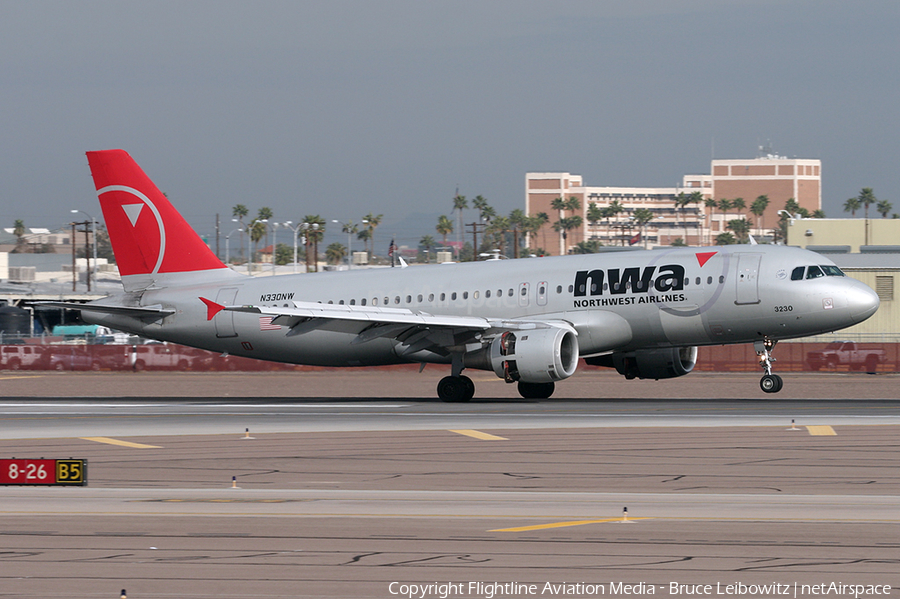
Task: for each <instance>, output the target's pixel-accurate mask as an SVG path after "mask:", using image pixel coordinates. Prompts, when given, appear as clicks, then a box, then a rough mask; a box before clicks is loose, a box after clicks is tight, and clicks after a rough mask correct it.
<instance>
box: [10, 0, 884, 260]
mask: <svg viewBox="0 0 900 599" xmlns="http://www.w3.org/2000/svg"><path fill="white" fill-rule="evenodd" d="M898 31H900V3H898V2H897V1H896V0H884V1H866V0H861V1H855V2H846V1H844V0H793V1H766V0H683V1H681V0H623V1H621V2H619V1H601V0H595V1H584V2H560V1H559V0H557V1H554V2H540V1H536V0H516V1H510V2H490V1H485V0H479V1H476V2H465V1H454V2H441V1H423V0H414V1H397V0H381V1H374V0H373V1H357V2H351V1H339V0H328V1H323V2H306V1H293V2H267V1H258V0H257V1H254V2H234V1H228V0H216V1H210V2H184V1H181V2H163V1H150V0H145V1H141V2H137V1H134V2H129V1H122V0H116V1H113V2H91V1H83V0H82V1H79V2H69V1H65V2H62V1H46V2H42V1H39V0H38V1H36V0H28V1H27V2H26V1H21V2H20V1H8V0H0V108H2V121H0V225H2V226H6V227H9V226H12V223H13V220H14V219H17V218H22V219H24V220H25V223H26V225H28V226H46V227H51V228H53V227H56V226H59V225H61V224H63V223H66V222H68V221H69V220H70V219H71V215H70V214H69V212H68V211H69V209H70V208H81V209H83V210H86V211H87V212H89V213H92V214H94V216H99V214H100V210H99V205H98V204H97V200H96V196H95V195H94V193H93V187H92V184H91V180H90V176H89V170H88V167H87V161H86V159H85V156H84V152H85V151H86V150H97V149H108V148H123V149H125V150H127V151H128V152H129V153H131V155H132V156H134V158H135V159H136V160H137V161H138V162H139V163H140V164H141V166H142V167H143V168H144V170H145V171H146V172H147V173H148V174H149V175H150V176H151V177H152V178H153V179H154V180H155V181H156V182H157V184H158V185H159V186H160V188H161V189H162V190H163V191H165V192H167V193H168V195H169V197H170V198H171V199H172V200H173V202H174V203H175V204H176V206H177V207H178V208H179V209H180V210H182V212H183V213H184V214H185V216H186V217H187V218H188V220H189V221H190V222H191V223H192V224H193V225H194V226H195V227H197V228H198V229H200V230H201V231H202V232H204V233H206V232H209V231H210V230H212V225H213V222H214V215H215V213H216V212H219V213H221V214H222V216H223V218H224V219H225V220H226V221H227V220H228V219H229V218H230V214H231V208H232V206H234V205H235V204H237V203H243V204H246V205H247V206H248V207H249V208H250V210H251V213H255V212H256V210H257V209H258V208H259V207H261V206H269V207H271V208H272V209H273V211H274V213H275V219H276V220H285V219H292V220H294V221H295V222H296V221H297V220H299V219H300V218H302V216H303V215H304V214H320V215H321V216H323V217H324V218H326V219H329V220H330V219H344V220H345V219H354V220H357V221H358V220H359V219H360V218H361V217H362V215H363V214H365V213H367V212H370V211H373V212H376V213H383V214H384V215H385V225H383V227H381V228H379V230H378V232H377V233H376V241H377V239H378V238H381V239H384V238H385V236H387V235H391V234H396V235H397V236H398V242H404V243H414V242H415V241H416V240H418V238H419V237H421V236H422V235H425V234H432V235H434V236H435V237H436V238H437V237H438V236H437V233H436V232H435V231H434V228H433V225H434V223H435V219H436V216H437V215H439V214H449V213H450V209H451V198H452V197H453V195H454V193H455V191H456V188H457V186H458V187H459V192H460V193H462V194H464V195H466V196H468V197H472V196H475V195H477V194H481V195H483V196H485V197H486V198H487V199H488V200H489V201H490V202H491V203H492V204H493V205H494V206H495V208H496V209H497V211H498V212H501V213H508V212H509V211H510V210H512V209H514V208H521V207H524V175H525V173H526V172H528V171H543V170H564V171H569V172H573V173H579V174H581V175H583V176H584V180H585V183H586V184H587V185H598V186H602V185H628V186H632V185H633V186H674V185H676V184H677V183H678V182H679V181H680V180H681V177H682V175H683V174H685V173H708V172H709V161H710V158H711V157H712V156H713V155H714V156H715V157H716V158H747V157H753V156H755V155H756V148H757V146H758V145H760V144H764V143H766V142H767V141H770V142H771V144H772V146H773V147H774V149H775V151H776V152H777V153H779V154H782V155H785V156H789V157H798V158H819V159H821V160H822V163H823V166H822V173H823V175H822V181H823V200H824V208H825V211H826V212H827V214H828V215H829V216H842V215H843V212H842V210H841V204H842V203H843V202H844V200H846V199H847V198H848V197H850V196H852V195H856V194H857V193H858V192H859V189H860V188H861V187H873V188H874V190H875V194H876V196H878V197H879V199H888V200H891V201H893V202H894V205H895V210H897V211H898V212H900V194H898V188H900V168H898V164H897V163H898V159H900V141H898V139H900V135H898V134H900V127H898V124H900V122H898V120H900V119H898V110H900V108H898V107H900V93H898V85H900V83H898V76H897V74H898V59H900V34H898ZM412 213H415V214H419V215H421V216H420V217H419V220H418V221H417V222H421V223H423V224H422V225H421V226H412V225H410V224H409V221H407V223H406V226H404V224H403V223H402V222H401V221H402V220H403V219H404V217H406V216H407V215H410V214H412ZM228 224H229V225H231V223H230V221H229V222H228ZM223 227H224V225H223ZM225 232H227V230H226V231H225ZM282 235H285V234H284V233H282ZM337 238H338V239H340V237H337ZM343 240H344V242H346V237H345V236H344V237H343ZM384 244H385V245H386V244H387V240H386V239H385V241H384ZM378 253H381V252H378Z"/></svg>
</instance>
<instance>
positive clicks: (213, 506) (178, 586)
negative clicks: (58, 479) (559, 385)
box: [0, 374, 900, 599]
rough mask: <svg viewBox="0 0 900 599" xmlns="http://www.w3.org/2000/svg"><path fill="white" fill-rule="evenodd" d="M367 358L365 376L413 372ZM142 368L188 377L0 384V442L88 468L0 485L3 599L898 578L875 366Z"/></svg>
mask: <svg viewBox="0 0 900 599" xmlns="http://www.w3.org/2000/svg"><path fill="white" fill-rule="evenodd" d="M92 376H100V377H101V379H98V380H101V381H102V380H103V379H102V375H92ZM115 376H116V377H120V376H123V375H115ZM124 376H125V377H126V379H127V376H128V375H124ZM141 376H142V377H144V376H149V375H141ZM383 376H385V378H379V377H374V380H373V387H372V388H376V389H387V388H394V389H398V390H401V391H402V390H403V389H406V388H407V386H415V385H417V384H418V379H416V378H415V377H416V376H417V375H415V374H412V375H409V374H404V375H403V376H398V375H396V374H392V375H383ZM741 376H744V377H745V378H744V379H740V377H741ZM737 378H738V379H740V380H737V381H731V382H732V383H734V384H744V383H745V382H746V381H748V380H749V381H750V382H753V379H749V378H746V375H738V377H737ZM754 378H755V377H754ZM409 379H412V380H409ZM820 379H823V380H820ZM879 379H880V380H879ZM15 380H22V379H15ZM35 380H40V379H35ZM91 380H92V381H93V380H94V379H91ZM140 380H141V381H142V382H144V383H146V382H147V381H151V382H153V384H154V385H155V386H156V388H157V389H160V390H165V389H166V388H167V386H168V385H174V386H176V387H179V388H180V389H181V390H182V394H181V395H180V396H179V395H175V394H171V395H166V394H165V393H160V394H159V396H157V397H152V396H147V395H143V394H135V395H127V394H125V393H122V391H121V389H122V388H123V387H122V385H123V384H124V383H123V381H122V379H121V378H115V379H113V378H110V376H107V378H106V379H105V383H104V382H98V383H97V386H98V388H100V387H102V388H105V389H106V390H107V392H108V393H107V395H106V396H105V397H104V398H102V399H100V398H90V397H82V398H64V397H63V396H62V394H53V395H49V394H47V392H46V391H45V395H44V396H43V397H40V395H39V394H37V393H35V394H34V395H31V394H28V395H26V394H20V395H15V396H10V395H9V394H7V395H6V396H5V397H4V398H2V399H0V414H2V419H0V457H12V456H16V457H76V458H86V459H88V463H89V486H87V487H85V488H30V487H5V488H0V506H2V507H0V559H2V560H3V568H2V569H0V589H2V590H0V596H4V594H5V595H8V596H15V597H49V596H53V597H112V596H116V597H117V596H118V593H119V591H120V590H121V589H127V591H128V596H129V597H392V596H407V595H408V594H409V591H410V588H412V587H410V586H409V585H415V584H418V585H421V584H429V583H430V584H436V583H445V584H446V583H450V582H453V583H459V584H464V586H463V587H458V588H457V587H453V589H452V590H454V591H459V592H455V593H454V594H448V595H446V596H453V597H488V596H489V595H490V594H492V593H491V592H490V590H491V589H492V588H494V587H489V586H485V585H486V584H488V585H489V584H490V583H501V584H507V585H509V584H524V585H526V586H525V587H524V590H523V588H518V591H519V592H518V593H517V594H507V595H506V596H527V595H529V594H532V593H529V592H528V588H529V587H528V586H527V585H530V584H534V585H537V591H538V592H537V593H533V594H541V596H544V597H550V596H557V597H563V596H568V597H572V596H599V592H597V589H600V588H602V590H603V593H604V594H630V595H639V596H643V595H649V594H654V595H663V596H668V595H671V596H674V594H673V593H672V588H673V587H671V586H670V585H671V583H672V582H675V583H676V585H677V584H704V585H706V584H709V585H713V587H715V585H716V584H719V583H721V584H723V585H726V584H732V583H739V584H744V585H753V584H772V583H778V584H784V585H788V586H790V587H791V589H792V591H793V588H794V587H793V586H792V585H794V584H795V583H796V584H797V585H798V586H797V589H798V591H799V594H798V596H813V595H814V594H817V593H812V592H811V590H810V588H807V591H808V592H806V593H805V594H804V593H803V589H804V587H803V586H802V585H804V584H807V585H814V584H820V583H826V584H828V583H832V582H834V583H841V584H862V585H876V584H878V585H889V586H890V587H892V589H893V592H894V593H896V592H897V591H898V589H900V574H898V573H897V572H898V570H900V568H898V563H900V558H898V555H900V552H898V549H900V534H898V533H900V510H898V507H900V451H898V447H897V442H896V440H897V438H898V432H900V401H898V400H897V399H896V398H893V397H890V393H891V390H892V389H895V386H894V385H893V384H892V381H889V380H888V377H869V378H866V377H864V376H863V375H859V377H857V378H855V379H854V380H852V381H845V380H843V379H842V380H837V379H835V378H832V379H830V380H829V377H828V376H827V375H817V376H816V377H815V378H812V377H810V378H809V379H805V382H804V381H801V382H804V384H805V385H806V386H807V388H809V389H814V388H818V387H819V386H822V387H827V388H829V389H830V390H831V393H832V394H833V395H837V394H839V393H841V389H842V385H846V387H845V391H846V390H852V389H857V390H859V391H861V392H859V393H853V395H862V396H865V395H866V394H873V395H878V396H879V397H876V398H867V399H860V398H856V397H852V396H851V397H845V398H834V397H832V398H831V399H828V400H820V399H805V400H804V399H802V398H794V399H785V400H772V399H762V398H758V397H740V398H731V399H723V398H717V397H709V395H710V394H713V395H720V394H721V393H722V392H723V391H726V392H727V391H728V387H727V385H726V384H723V383H722V379H716V380H717V382H718V384H717V385H714V386H715V387H716V388H715V389H713V390H710V385H708V384H707V383H709V382H710V379H703V378H701V379H700V380H698V381H696V382H694V383H693V385H694V388H695V389H696V390H697V391H695V393H693V395H695V396H696V397H693V398H690V397H689V398H671V397H660V398H657V399H638V400H635V399H634V398H628V397H619V398H610V399H601V400H597V399H591V398H588V397H574V396H567V397H563V398H561V399H560V400H556V401H554V400H549V401H546V402H526V401H522V400H516V399H515V398H506V397H487V398H483V399H481V400H479V401H476V402H473V403H471V404H468V405H446V404H442V403H440V402H437V401H435V400H433V399H431V398H422V397H419V398H416V397H413V396H410V395H411V394H410V395H404V394H403V393H398V394H397V397H378V398H375V399H371V398H369V397H366V396H364V395H356V396H352V395H348V396H346V397H332V396H329V395H328V393H326V392H322V388H314V387H312V386H308V387H307V388H305V389H304V391H305V393H306V394H307V395H306V396H305V397H301V398H289V397H284V396H280V395H278V393H273V392H271V391H272V390H275V391H277V390H279V389H281V388H282V385H289V384H290V382H292V381H296V378H294V379H292V380H290V381H281V380H273V381H270V382H271V383H272V385H271V387H270V392H269V393H268V394H267V393H265V389H261V388H260V387H259V386H258V385H257V386H256V387H255V388H256V390H257V393H256V394H253V395H251V394H249V393H247V391H248V390H249V389H248V388H239V386H238V384H237V383H234V384H233V385H232V386H231V390H232V392H235V393H247V394H244V395H241V399H237V400H234V399H229V398H227V397H222V396H221V395H220V396H218V397H213V396H211V395H204V396H201V397H189V396H187V394H186V392H187V391H190V390H191V388H190V387H191V386H190V385H187V384H185V382H184V379H183V378H181V379H179V377H175V378H174V379H172V378H168V377H167V378H163V377H158V378H155V379H154V378H152V377H151V378H149V379H145V378H142V379H140ZM322 380H323V381H325V380H327V379H326V378H324V377H323V378H322ZM729 380H730V379H729ZM869 381H872V385H875V386H877V385H883V387H879V388H878V390H873V389H871V388H869V389H864V388H863V387H864V385H863V384H864V383H868V382H869ZM5 382H6V381H5V380H4V377H3V376H0V384H4V383H5ZM9 382H11V381H9ZM45 382H46V381H45ZM52 382H53V383H54V384H62V383H64V382H66V381H65V379H62V378H60V379H56V378H54V379H53V381H52ZM128 382H130V383H132V384H133V382H134V380H133V379H132V380H131V381H128ZM257 382H258V380H256V379H251V382H250V383H248V387H253V384H254V383H257ZM591 383H593V384H589V383H585V384H584V385H585V387H587V388H590V389H593V390H596V388H597V386H598V381H597V380H594V381H591ZM599 383H604V381H599ZM68 384H69V385H71V386H80V387H82V388H84V387H87V386H88V385H87V383H86V381H85V380H84V379H79V378H78V377H70V378H68ZM92 384H93V383H92ZM615 384H617V382H616V381H614V380H610V381H609V385H604V386H605V387H606V388H607V389H614V388H615V387H614V385H615ZM657 384H658V383H657ZM729 384H731V383H729ZM207 388H209V387H207ZM45 389H46V387H45ZM117 390H118V391H117ZM261 390H262V391H263V392H262V393H260V391H261ZM676 390H677V393H679V394H680V393H684V394H686V395H691V394H690V393H689V392H688V387H687V386H683V387H679V388H677V389H676ZM504 391H505V389H504ZM893 392H894V393H896V391H893ZM845 394H846V395H848V396H849V395H851V393H849V392H845ZM96 395H97V396H99V395H101V394H100V393H97V394H96ZM571 395H575V394H571ZM791 420H794V423H793V425H792V423H791ZM246 429H249V432H248V431H247V430H246ZM248 436H250V437H253V438H249V439H248V438H247V437H248ZM232 477H234V478H232ZM233 487H238V488H233ZM626 509H627V512H626ZM392 583H397V584H396V585H392ZM469 583H473V584H474V586H469ZM479 583H480V584H481V586H479ZM548 583H552V584H555V585H557V586H551V587H549V588H547V589H545V585H547V584H548ZM563 583H567V584H571V585H576V586H573V587H571V589H569V590H571V591H573V592H572V593H568V592H567V590H566V587H564V586H559V585H560V584H563ZM579 584H581V585H582V586H581V587H577V585H579ZM624 584H631V585H636V586H634V587H630V591H631V592H629V593H625V592H624V591H623V589H624V587H621V586H617V585H624ZM402 585H406V587H405V588H406V590H407V595H403V594H402V593H400V588H401V586H402ZM584 585H587V586H584ZM589 587H590V589H591V590H592V591H593V592H588V590H587V589H588V588H589ZM675 588H678V587H677V586H676V587H675ZM754 588H755V587H754ZM616 589H618V592H617V591H616ZM445 590H446V588H445ZM494 590H496V588H494ZM542 590H543V593H541V591H542ZM579 590H580V592H576V591H579ZM425 591H427V592H425V593H424V594H423V595H421V596H423V597H440V596H441V592H440V590H439V588H438V587H437V586H435V587H433V588H432V589H431V591H428V590H427V589H425ZM675 594H678V593H675ZM818 594H821V593H818ZM415 596H419V595H415ZM500 596H502V595H500ZM742 596H757V597H762V596H772V595H771V594H766V593H762V592H761V591H759V589H758V588H757V589H756V592H749V591H748V592H745V593H743V594H742ZM851 596H852V595H851ZM489 599H490V598H489Z"/></svg>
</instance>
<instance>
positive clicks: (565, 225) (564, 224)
mask: <svg viewBox="0 0 900 599" xmlns="http://www.w3.org/2000/svg"><path fill="white" fill-rule="evenodd" d="M582 222H584V219H582V218H581V217H580V216H578V215H577V214H576V215H574V216H564V217H562V218H561V219H559V220H558V221H556V222H555V223H553V230H554V231H556V232H557V233H559V247H560V248H561V249H562V250H563V252H564V251H565V247H566V241H567V239H568V237H569V231H571V230H573V229H577V228H578V227H580V226H581V223H582ZM560 255H562V254H560Z"/></svg>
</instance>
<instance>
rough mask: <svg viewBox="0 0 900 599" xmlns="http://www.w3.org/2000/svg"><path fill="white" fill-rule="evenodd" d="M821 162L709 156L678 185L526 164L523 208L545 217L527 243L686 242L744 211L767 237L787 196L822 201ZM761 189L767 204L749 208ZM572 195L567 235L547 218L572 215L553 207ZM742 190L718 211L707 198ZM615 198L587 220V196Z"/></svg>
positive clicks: (555, 251)
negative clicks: (679, 202)
mask: <svg viewBox="0 0 900 599" xmlns="http://www.w3.org/2000/svg"><path fill="white" fill-rule="evenodd" d="M821 170H822V165H821V161H819V160H812V159H794V158H784V157H781V156H775V155H771V154H766V155H763V156H760V157H757V158H752V159H746V160H713V161H712V162H711V164H710V174H700V175H685V176H684V177H683V178H682V183H681V186H680V187H667V188H648V187H589V186H586V185H585V184H584V181H583V179H582V177H581V175H575V174H572V173H567V172H532V173H526V175H525V209H526V213H527V214H528V215H529V216H535V215H537V214H540V213H542V212H543V213H545V214H547V216H548V220H547V222H546V223H544V225H543V227H542V228H541V230H540V231H539V232H538V233H537V234H536V238H535V239H533V240H530V242H529V245H530V246H532V247H542V248H544V249H545V250H546V251H547V252H548V253H549V254H551V255H561V254H565V253H568V252H570V251H571V250H572V248H573V247H574V246H576V245H578V244H579V243H581V242H584V241H592V240H594V241H599V242H600V243H602V244H603V245H628V244H632V245H635V244H638V243H639V244H640V245H641V246H643V247H657V246H668V245H672V244H673V243H677V240H679V238H680V240H681V242H683V243H685V244H687V245H712V244H713V243H714V240H715V237H716V235H718V234H719V233H722V232H724V231H726V230H727V229H726V225H727V223H728V221H730V220H733V219H736V218H746V219H748V220H750V221H751V223H752V224H751V233H752V234H753V235H755V236H757V237H759V238H763V239H765V238H770V237H771V236H772V228H773V227H774V226H775V225H776V224H777V222H778V211H779V210H782V209H784V206H785V203H786V202H787V201H788V200H789V199H791V198H793V199H794V200H796V201H797V203H798V205H799V206H800V207H801V208H805V209H806V210H808V211H809V212H810V213H812V212H815V211H816V210H820V209H821V207H822V185H821ZM695 192H699V197H700V199H701V201H699V202H693V203H689V204H688V205H687V206H684V207H679V208H676V199H677V198H678V197H680V194H685V195H686V196H688V195H690V194H693V193H695ZM760 196H766V197H767V198H768V199H769V204H768V206H767V207H766V209H765V211H764V212H763V213H762V214H761V215H760V216H756V215H753V214H751V213H750V211H749V208H750V205H751V204H752V203H753V202H754V201H755V200H756V199H757V198H758V197H760ZM571 197H575V198H578V200H579V203H580V205H581V208H580V210H579V211H578V212H577V214H578V216H581V218H582V224H581V226H579V227H576V228H574V229H571V230H569V231H567V232H566V239H565V240H563V238H562V237H563V236H562V235H561V234H559V233H557V231H555V230H554V223H556V222H557V221H559V220H560V219H561V218H562V217H567V216H573V213H572V212H571V211H561V210H554V209H553V208H552V203H553V200H555V199H557V198H563V199H564V200H565V199H569V198H571ZM735 198H742V199H743V200H744V204H745V208H744V209H743V210H736V209H733V210H731V211H725V212H723V211H721V210H719V209H718V208H715V207H712V206H707V205H706V203H707V201H708V200H715V201H719V200H721V199H729V200H733V199H735ZM613 202H618V205H621V206H622V208H623V210H622V211H621V212H620V213H619V214H617V215H616V216H613V217H610V218H606V219H602V220H600V221H595V222H591V221H590V220H589V219H588V209H589V207H590V205H591V204H596V205H597V207H599V208H601V209H602V208H607V207H609V206H610V205H611V204H612V203H613ZM639 208H645V209H647V210H649V211H650V212H651V213H652V214H653V218H652V220H650V221H649V222H648V223H647V224H646V225H644V226H642V227H639V226H638V225H637V223H636V222H635V219H634V211H635V210H637V209H639Z"/></svg>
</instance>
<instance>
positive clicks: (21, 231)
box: [13, 219, 75, 254]
mask: <svg viewBox="0 0 900 599" xmlns="http://www.w3.org/2000/svg"><path fill="white" fill-rule="evenodd" d="M13 235H15V236H16V252H17V253H20V254H21V253H23V252H24V248H25V221H24V220H21V219H16V222H15V223H13ZM72 243H75V240H74V239H73V240H72Z"/></svg>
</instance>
